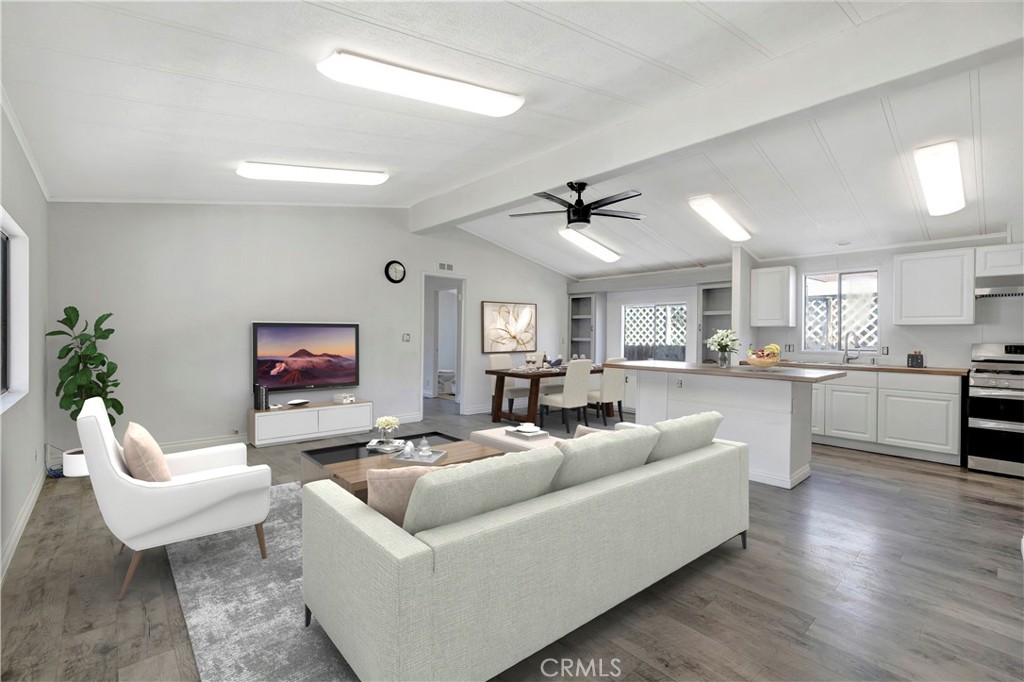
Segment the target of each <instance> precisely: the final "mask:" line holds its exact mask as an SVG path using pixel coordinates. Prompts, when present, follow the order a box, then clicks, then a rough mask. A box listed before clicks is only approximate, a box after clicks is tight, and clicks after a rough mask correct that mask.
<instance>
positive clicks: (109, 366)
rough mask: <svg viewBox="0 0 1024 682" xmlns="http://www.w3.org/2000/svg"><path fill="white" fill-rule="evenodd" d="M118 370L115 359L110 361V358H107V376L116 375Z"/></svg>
mask: <svg viewBox="0 0 1024 682" xmlns="http://www.w3.org/2000/svg"><path fill="white" fill-rule="evenodd" d="M116 371H117V363H116V362H113V361H110V360H107V376H108V377H112V376H114V372H116Z"/></svg>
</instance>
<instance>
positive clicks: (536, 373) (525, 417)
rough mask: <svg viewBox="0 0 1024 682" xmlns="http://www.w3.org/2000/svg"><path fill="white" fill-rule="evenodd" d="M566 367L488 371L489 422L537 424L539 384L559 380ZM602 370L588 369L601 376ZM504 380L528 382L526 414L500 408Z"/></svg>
mask: <svg viewBox="0 0 1024 682" xmlns="http://www.w3.org/2000/svg"><path fill="white" fill-rule="evenodd" d="M565 370H566V365H561V366H558V367H551V368H550V369H548V368H543V369H542V368H530V369H527V368H513V369H488V370H486V371H485V374H488V375H491V376H493V377H494V396H493V397H492V398H491V421H492V422H500V421H501V420H502V419H507V420H509V421H516V422H532V423H534V424H536V423H537V409H538V407H539V405H540V382H541V381H542V380H543V379H559V378H563V377H565ZM603 371H604V369H603V368H602V367H601V365H593V366H592V367H591V368H590V373H591V374H601V373H602V372H603ZM506 379H526V380H528V381H529V382H530V395H529V399H528V400H527V403H526V414H518V413H515V412H506V411H504V410H502V409H501V408H502V407H503V406H504V400H502V396H503V395H504V394H505V380H506Z"/></svg>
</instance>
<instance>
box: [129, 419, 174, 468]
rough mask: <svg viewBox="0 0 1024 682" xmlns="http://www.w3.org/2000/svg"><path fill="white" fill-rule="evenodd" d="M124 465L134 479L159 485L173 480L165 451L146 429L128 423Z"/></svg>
mask: <svg viewBox="0 0 1024 682" xmlns="http://www.w3.org/2000/svg"><path fill="white" fill-rule="evenodd" d="M124 463H125V466H127V467H128V473H130V474H131V475H132V478H137V479H139V480H140V481H150V482H151V483H159V482H165V481H169V480H171V470H170V468H168V466H167V460H165V459H164V451H163V450H161V449H160V446H159V445H157V442H156V439H154V438H153V436H151V435H150V433H149V431H147V430H146V429H145V427H143V426H140V425H138V424H136V423H135V422H128V428H127V429H125V432H124Z"/></svg>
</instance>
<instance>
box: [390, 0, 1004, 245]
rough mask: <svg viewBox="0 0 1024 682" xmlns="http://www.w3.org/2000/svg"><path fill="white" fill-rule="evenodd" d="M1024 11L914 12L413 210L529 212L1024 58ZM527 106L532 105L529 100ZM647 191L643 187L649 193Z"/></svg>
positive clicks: (429, 221) (460, 218)
mask: <svg viewBox="0 0 1024 682" xmlns="http://www.w3.org/2000/svg"><path fill="white" fill-rule="evenodd" d="M1022 24H1024V13H1022V5H1021V3H1016V2H1014V3H1009V2H955V3H930V2H928V3H911V4H910V5H908V6H906V7H904V8H902V9H900V10H896V11H893V12H891V13H889V14H887V15H884V16H882V17H880V18H878V19H875V20H872V21H868V22H866V23H864V24H861V25H859V26H856V27H851V28H850V29H849V30H847V31H846V32H844V33H842V34H840V35H838V36H836V37H834V38H831V39H829V40H826V41H822V42H821V43H818V44H815V45H812V46H810V47H808V48H806V49H803V50H798V51H797V52H795V53H793V54H790V55H787V56H785V57H781V58H778V59H775V60H772V61H770V62H768V63H766V64H764V65H762V66H760V67H758V68H755V69H752V70H750V71H747V72H744V73H741V74H739V75H737V76H735V77H734V78H732V79H731V80H729V81H726V82H724V83H721V84H718V85H715V86H712V87H709V88H707V89H706V90H703V91H701V92H700V93H697V94H695V95H693V96H690V97H687V98H684V99H681V100H678V101H676V102H673V103H671V104H669V105H666V106H663V107H659V108H657V109H654V110H651V111H649V112H647V113H645V114H641V115H639V116H636V117H634V118H632V119H630V120H628V121H625V122H623V123H620V124H618V125H615V126H612V127H610V128H606V129H604V130H601V131H599V132H597V133H594V134H591V135H588V136H586V137H583V138H581V139H578V140H574V141H572V142H569V143H567V144H565V145H563V146H562V147H559V148H557V149H554V150H552V151H550V152H546V153H545V154H542V155H541V156H539V157H536V158H533V159H530V160H528V161H525V162H522V163H519V164H517V165H515V166H512V167H509V168H507V169H505V170H502V171H499V172H497V173H495V174H493V175H490V176H487V177H484V178H481V179H479V180H477V181H475V182H472V183H470V184H468V185H465V186H463V187H460V188H458V189H455V190H452V191H450V192H446V193H444V194H441V195H438V196H435V197H431V198H429V199H425V200H423V201H421V202H419V203H417V204H415V205H413V206H412V207H410V209H409V216H408V217H409V230H410V231H412V232H421V231H426V230H430V229H433V228H440V227H450V226H456V225H458V224H459V223H462V222H465V221H466V220H471V219H474V218H478V217H481V216H484V215H488V214H490V213H494V212H498V211H505V210H509V209H511V208H514V207H516V206H521V205H523V204H525V203H528V202H529V201H531V200H532V199H533V197H532V194H533V193H534V192H539V191H549V190H554V191H558V188H560V187H563V186H564V183H565V182H566V181H568V180H587V181H590V182H599V181H602V180H607V179H609V178H612V177H615V176H618V175H621V174H623V173H627V172H631V171H634V170H637V169H638V168H641V167H643V166H646V165H649V164H651V163H655V162H659V161H662V160H665V159H666V158H671V156H672V155H678V154H679V153H680V150H684V149H688V148H693V147H695V146H698V145H700V144H701V143H707V142H710V141H712V140H715V139H718V138H721V137H723V136H728V135H731V134H735V133H738V132H740V131H749V130H750V129H752V128H756V127H758V126H763V125H766V124H769V123H771V122H778V121H780V120H785V119H787V118H793V117H794V116H806V115H807V113H806V112H809V111H811V110H815V109H819V108H822V107H828V106H832V105H834V104H835V103H837V101H839V100H847V99H849V98H851V97H862V96H865V95H867V94H873V95H876V96H877V93H880V92H884V91H885V90H886V89H889V88H894V87H906V86H907V85H908V84H913V83H914V82H915V81H921V80H926V79H928V78H931V77H934V76H935V75H937V72H938V73H942V72H945V71H949V72H954V71H955V70H957V69H963V68H969V67H970V66H974V65H977V64H980V63H985V62H987V61H992V60H994V59H999V58H1004V57H1006V56H1009V55H1011V54H1020V51H1021V46H1022V44H1024V30H1022ZM526 94H527V105H526V106H529V93H526ZM641 189H642V188H641Z"/></svg>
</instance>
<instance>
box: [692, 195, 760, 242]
mask: <svg viewBox="0 0 1024 682" xmlns="http://www.w3.org/2000/svg"><path fill="white" fill-rule="evenodd" d="M689 203H690V208H692V209H693V210H694V211H696V212H697V213H699V214H700V217H701V218H703V219H704V220H706V221H708V222H709V223H711V226H712V227H713V228H715V229H716V230H718V231H719V232H721V233H722V234H723V235H724V236H725V238H726V239H729V240H731V241H734V242H745V241H747V240H748V239H750V233H749V232H747V231H746V230H744V229H743V226H742V225H740V224H739V223H738V222H736V219H735V218H733V217H732V216H731V215H729V214H728V213H726V212H725V209H724V208H722V207H721V206H719V205H718V202H717V201H715V200H714V199H712V198H711V196H710V195H708V194H705V195H703V196H699V197H693V198H692V199H690V202H689Z"/></svg>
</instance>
